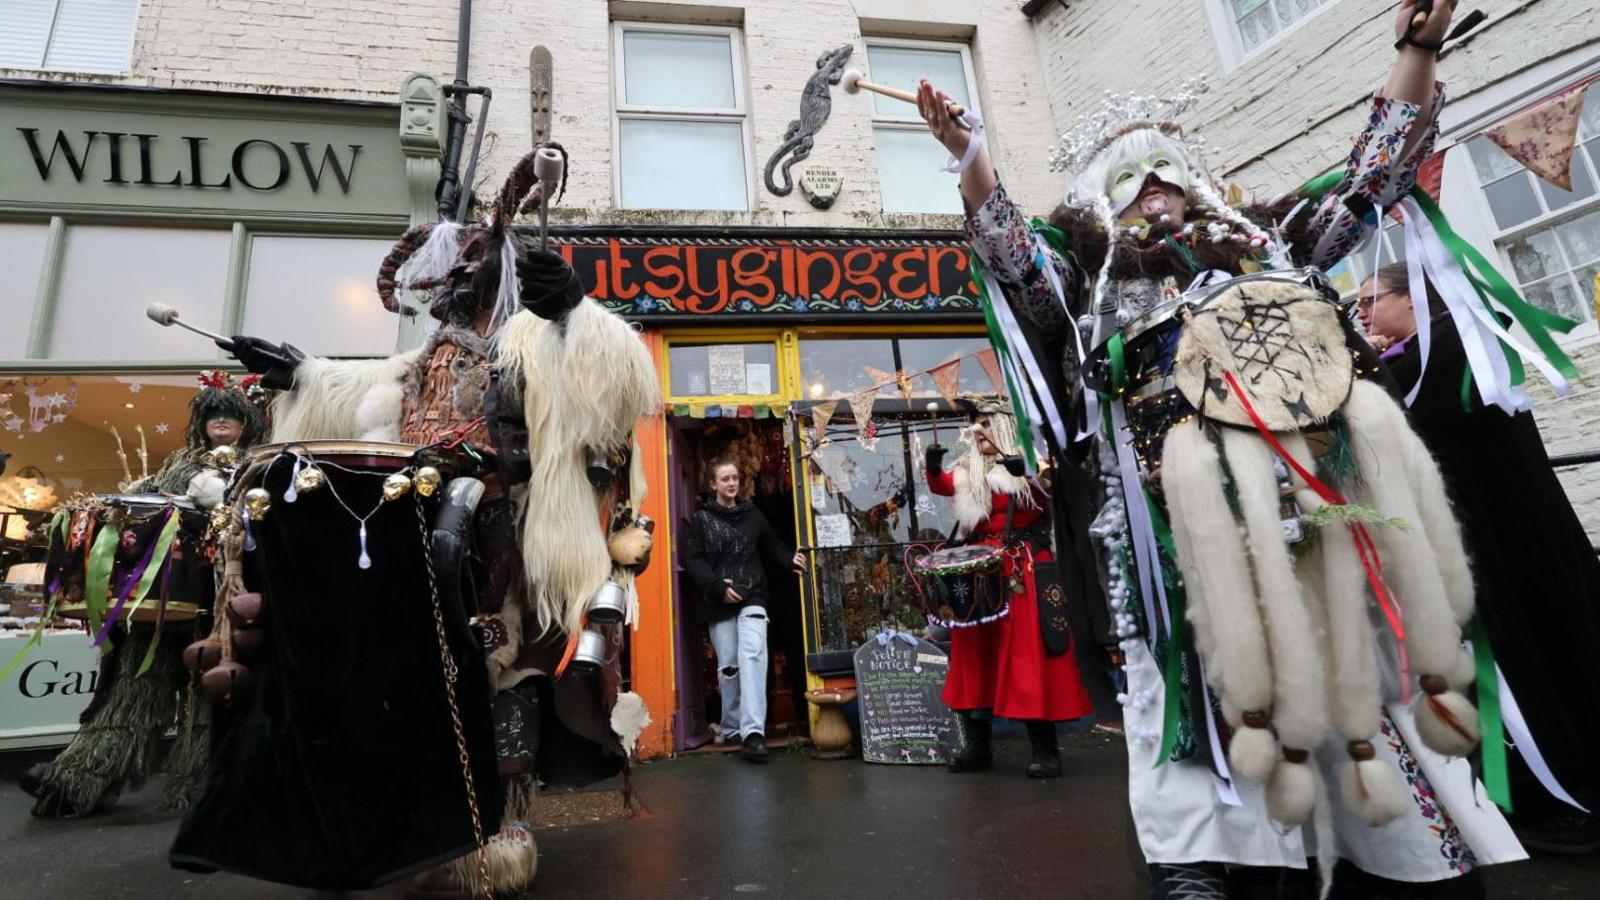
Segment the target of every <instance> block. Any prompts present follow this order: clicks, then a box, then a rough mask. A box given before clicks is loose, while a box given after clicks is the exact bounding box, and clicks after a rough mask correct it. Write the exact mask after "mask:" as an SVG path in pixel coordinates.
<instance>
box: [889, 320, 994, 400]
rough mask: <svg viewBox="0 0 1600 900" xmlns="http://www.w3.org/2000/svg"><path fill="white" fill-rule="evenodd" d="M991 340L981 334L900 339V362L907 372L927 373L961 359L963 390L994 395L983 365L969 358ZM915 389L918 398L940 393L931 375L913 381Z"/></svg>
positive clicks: (985, 347) (983, 348)
mask: <svg viewBox="0 0 1600 900" xmlns="http://www.w3.org/2000/svg"><path fill="white" fill-rule="evenodd" d="M988 348H989V339H988V338H986V337H983V336H981V335H973V336H971V337H952V338H907V339H905V340H902V341H901V342H900V364H901V365H902V366H903V367H904V368H905V369H906V371H908V372H927V371H928V370H929V369H932V368H934V367H935V366H938V365H940V364H942V363H947V362H949V361H951V360H953V359H959V360H961V370H960V378H961V380H960V390H961V391H962V392H971V393H981V394H992V393H994V392H995V391H997V390H998V388H996V387H995V386H994V385H992V384H990V383H989V376H988V375H987V374H985V373H984V371H983V366H981V365H979V364H978V361H977V360H976V359H971V358H970V357H971V356H972V354H974V353H978V352H981V351H983V350H987V349H988ZM912 390H913V391H914V392H915V393H916V395H917V396H919V397H937V396H939V388H938V385H936V384H934V382H933V379H932V378H931V377H929V376H928V375H919V376H917V378H916V380H914V381H913V382H912Z"/></svg>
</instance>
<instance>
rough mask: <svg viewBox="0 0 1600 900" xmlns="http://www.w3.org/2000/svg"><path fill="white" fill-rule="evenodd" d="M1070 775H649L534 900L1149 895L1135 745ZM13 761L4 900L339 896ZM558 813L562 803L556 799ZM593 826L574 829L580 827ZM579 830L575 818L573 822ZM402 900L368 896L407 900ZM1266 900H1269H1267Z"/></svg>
mask: <svg viewBox="0 0 1600 900" xmlns="http://www.w3.org/2000/svg"><path fill="white" fill-rule="evenodd" d="M1066 743H1067V752H1066V757H1065V759H1066V763H1067V765H1066V772H1067V774H1066V777H1064V778H1061V779H1060V780H1057V781H1048V782H1030V781H1028V780H1026V779H1025V778H1023V777H1022V767H1023V764H1024V763H1025V761H1026V756H1027V742H1026V740H1025V739H1022V738H1021V737H1020V736H1016V737H1011V738H1008V739H1005V740H1002V741H1000V742H999V746H998V748H997V750H998V752H999V760H998V765H997V768H996V770H995V771H993V772H987V773H980V774H973V775H962V776H954V775H949V774H947V773H945V772H944V771H943V770H942V769H939V768H931V767H899V766H868V765H865V764H863V763H861V762H860V761H859V760H847V761H840V762H819V761H814V760H812V759H809V758H808V757H806V756H805V755H803V754H802V753H799V752H783V751H781V750H780V751H775V752H774V757H773V760H772V762H771V764H769V765H766V766H754V765H749V764H747V763H744V762H742V761H741V760H739V759H738V758H737V757H736V756H728V755H720V754H717V755H712V754H697V755H692V756H689V757H685V758H680V759H677V760H673V761H668V762H658V763H652V764H649V765H644V766H640V767H638V769H637V770H636V774H635V777H634V784H635V788H636V791H637V794H638V796H639V799H640V800H641V802H642V803H643V805H644V806H645V807H646V809H647V812H646V813H645V814H643V815H640V816H638V817H636V818H633V819H621V818H604V817H602V820H601V821H597V822H592V823H586V824H578V825H562V826H553V827H546V828H542V829H540V830H539V831H538V832H537V839H538V842H539V851H540V871H539V878H538V884H537V888H536V890H535V892H534V895H535V896H537V897H544V898H561V900H601V898H605V900H612V898H634V897H639V898H645V897H649V898H725V897H728V898H734V897H744V896H753V897H755V898H769V900H789V898H797V900H798V898H823V897H827V898H831V897H841V898H874V897H880V896H881V897H905V898H1024V897H1056V898H1079V897H1081V898H1106V900H1122V898H1128V900H1133V898H1139V897H1145V896H1148V886H1147V885H1146V883H1145V882H1144V879H1143V866H1142V863H1140V862H1139V861H1138V858H1137V849H1136V847H1135V845H1134V843H1133V841H1132V839H1131V837H1130V834H1129V832H1130V830H1131V822H1129V820H1128V816H1127V812H1126V809H1127V806H1126V802H1125V799H1124V791H1125V788H1124V784H1125V781H1124V779H1125V777H1126V763H1125V760H1126V757H1125V755H1124V753H1123V750H1122V747H1121V739H1120V738H1119V737H1116V736H1110V735H1106V734H1104V733H1100V732H1090V733H1087V734H1083V735H1078V736H1074V737H1071V738H1068V739H1066ZM24 761H25V760H22V759H20V758H17V757H15V756H13V757H6V758H3V759H0V774H3V775H4V776H5V778H6V780H5V781H4V782H0V897H6V898H11V897H17V898H34V897H71V898H77V897H97V898H99V897H106V898H113V897H114V898H160V900H168V898H173V900H175V898H188V897H226V898H230V900H231V898H238V900H254V898H295V897H328V896H333V895H328V894H321V895H318V894H311V893H308V892H306V891H301V890H295V889H290V888H283V887H279V886H275V885H269V884H265V883H262V882H258V881H252V880H250V879H245V878H240V877H236V876H230V875H222V874H217V875H211V876H197V875H194V874H191V873H187V872H179V871H175V870H173V869H171V868H169V867H168V866H167V864H166V848H167V844H168V842H169V841H170V840H171V838H172V834H173V832H174V831H175V830H176V828H177V817H176V816H174V815H171V814H165V815H162V814H155V813H152V812H150V811H149V810H151V809H153V808H154V803H155V800H156V798H157V797H158V796H159V790H158V788H159V785H154V786H151V787H147V788H146V789H145V790H143V791H140V792H138V793H137V794H133V795H130V796H128V797H125V798H124V799H123V801H122V802H121V804H119V805H118V806H117V807H116V808H115V809H114V810H112V811H111V812H110V813H109V814H107V815H104V816H99V817H96V818H93V819H87V820H78V821H42V820H36V819H32V818H30V817H29V815H28V808H29V805H30V798H28V797H27V796H26V795H24V794H23V793H22V792H21V791H20V790H19V789H18V788H17V787H16V784H15V781H14V780H13V779H14V776H15V772H16V771H17V769H18V765H19V763H21V762H24ZM553 802H557V801H553ZM582 818H583V817H581V816H580V817H578V819H580V820H581V819H582ZM567 820H568V821H571V820H572V817H567ZM401 894H402V892H401V891H400V890H398V889H393V890H386V891H381V892H370V893H366V894H360V895H346V896H357V897H360V898H362V900H378V898H384V900H387V898H390V897H398V896H400V895H401ZM1597 895H1600V858H1597V857H1584V858H1579V859H1559V858H1548V857H1546V858H1539V859H1535V860H1534V861H1531V862H1528V863H1519V864H1515V865H1511V866H1502V867H1498V868H1496V869H1494V870H1491V872H1490V878H1489V896H1491V897H1496V898H1500V897H1506V898H1519V900H1520V898H1529V900H1532V898H1547V897H1574V898H1579V897H1594V896H1597ZM1269 896H1270V895H1269Z"/></svg>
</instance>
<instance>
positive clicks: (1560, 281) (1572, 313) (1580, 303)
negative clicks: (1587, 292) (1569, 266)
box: [1523, 275, 1591, 322]
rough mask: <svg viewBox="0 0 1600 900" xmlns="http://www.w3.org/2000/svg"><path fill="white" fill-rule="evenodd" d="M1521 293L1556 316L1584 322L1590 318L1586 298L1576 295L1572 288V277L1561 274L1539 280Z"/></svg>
mask: <svg viewBox="0 0 1600 900" xmlns="http://www.w3.org/2000/svg"><path fill="white" fill-rule="evenodd" d="M1523 295H1524V296H1526V297H1527V298H1528V300H1529V302H1531V303H1533V304H1534V305H1536V306H1540V307H1543V308H1544V309H1548V310H1550V311H1551V312H1553V313H1555V314H1556V315H1558V316H1565V317H1566V318H1568V319H1573V320H1575V321H1578V322H1585V321H1588V320H1589V319H1590V318H1591V315H1590V313H1589V308H1590V304H1589V302H1588V298H1587V297H1579V296H1578V294H1577V292H1576V291H1574V290H1573V289H1572V279H1571V277H1569V276H1566V275H1562V276H1561V277H1559V278H1552V279H1551V280H1549V281H1544V282H1540V283H1539V284H1536V285H1534V286H1532V287H1530V288H1527V289H1525V290H1524V291H1523Z"/></svg>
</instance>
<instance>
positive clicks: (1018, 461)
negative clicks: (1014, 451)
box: [1000, 456, 1028, 478]
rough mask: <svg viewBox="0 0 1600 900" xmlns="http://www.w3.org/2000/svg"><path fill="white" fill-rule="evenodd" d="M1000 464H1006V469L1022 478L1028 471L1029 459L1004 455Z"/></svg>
mask: <svg viewBox="0 0 1600 900" xmlns="http://www.w3.org/2000/svg"><path fill="white" fill-rule="evenodd" d="M1000 465H1002V466H1005V467H1006V471H1007V472H1010V473H1011V474H1012V475H1014V476H1016V477H1017V478H1021V477H1022V476H1023V475H1026V474H1027V473H1028V461H1027V460H1025V459H1023V458H1022V457H1020V456H1002V457H1000Z"/></svg>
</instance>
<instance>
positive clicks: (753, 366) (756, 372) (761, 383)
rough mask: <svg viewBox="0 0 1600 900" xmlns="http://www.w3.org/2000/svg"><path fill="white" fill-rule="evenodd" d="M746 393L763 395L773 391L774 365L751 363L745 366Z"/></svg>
mask: <svg viewBox="0 0 1600 900" xmlns="http://www.w3.org/2000/svg"><path fill="white" fill-rule="evenodd" d="M744 381H745V391H744V392H745V393H746V394H755V395H757V396H761V395H764V394H770V393H772V366H770V365H768V364H767V363H750V364H749V365H747V366H745V367H744Z"/></svg>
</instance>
